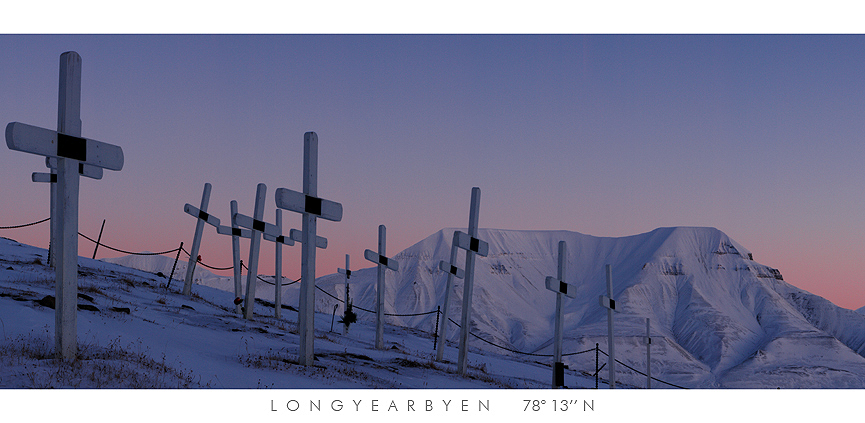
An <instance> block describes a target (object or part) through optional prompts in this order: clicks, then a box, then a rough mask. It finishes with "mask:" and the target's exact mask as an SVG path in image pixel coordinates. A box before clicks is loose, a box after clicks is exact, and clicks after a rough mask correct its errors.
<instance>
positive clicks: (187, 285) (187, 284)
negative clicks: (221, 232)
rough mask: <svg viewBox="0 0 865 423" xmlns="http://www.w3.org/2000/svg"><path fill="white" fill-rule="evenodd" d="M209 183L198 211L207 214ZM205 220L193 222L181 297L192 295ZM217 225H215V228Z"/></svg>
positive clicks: (205, 185)
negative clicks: (190, 245) (192, 232)
mask: <svg viewBox="0 0 865 423" xmlns="http://www.w3.org/2000/svg"><path fill="white" fill-rule="evenodd" d="M210 189H211V186H210V182H207V183H205V184H204V193H202V194H201V207H199V210H200V211H201V212H203V213H205V214H206V213H207V204H208V203H209V202H210ZM204 222H205V219H201V218H198V219H196V221H195V234H194V235H193V237H192V248H190V250H189V264H187V265H186V278H185V279H184V280H183V291H182V293H183V295H189V294H191V293H192V277H193V275H194V274H195V264H196V263H197V260H198V250H199V248H200V247H201V234H202V232H204ZM218 225H219V223H217V226H218Z"/></svg>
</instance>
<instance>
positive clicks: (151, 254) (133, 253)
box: [78, 232, 180, 256]
mask: <svg viewBox="0 0 865 423" xmlns="http://www.w3.org/2000/svg"><path fill="white" fill-rule="evenodd" d="M78 235H81V236H82V237H84V239H86V240H88V241H90V242H92V243H94V244H97V242H96V240H94V239H93V238H90V237H89V236H87V235H84V234H82V233H81V232H78ZM98 244H99V245H100V246H102V247H105V248H107V249H109V250H112V251H117V252H118V253H123V254H129V255H133V256H159V255H162V254H168V253H174V252H176V251H177V250H179V249H180V248H175V249H173V250H167V251H162V252H158V253H147V252H144V253H136V252H132V251H126V250H121V249H119V248H114V247H112V246H110V245H106V244H105V243H103V242H101V241H100V242H98Z"/></svg>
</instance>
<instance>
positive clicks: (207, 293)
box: [0, 228, 865, 389]
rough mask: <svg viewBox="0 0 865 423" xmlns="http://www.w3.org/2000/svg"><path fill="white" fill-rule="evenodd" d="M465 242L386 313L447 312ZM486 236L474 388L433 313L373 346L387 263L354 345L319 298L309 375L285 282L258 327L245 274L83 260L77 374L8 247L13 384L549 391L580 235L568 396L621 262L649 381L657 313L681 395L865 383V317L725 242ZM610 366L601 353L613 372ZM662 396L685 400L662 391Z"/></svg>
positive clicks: (39, 286) (36, 265)
mask: <svg viewBox="0 0 865 423" xmlns="http://www.w3.org/2000/svg"><path fill="white" fill-rule="evenodd" d="M453 231H454V230H453V229H444V230H442V231H439V232H437V233H435V234H433V235H431V236H429V237H428V238H426V239H424V240H422V241H420V242H418V243H417V244H415V245H414V246H412V247H409V248H407V249H406V250H404V251H403V252H401V253H399V254H397V255H396V256H394V257H395V258H396V259H397V260H399V261H400V271H399V272H388V277H387V290H386V295H385V298H386V300H385V312H386V313H392V314H418V313H426V312H429V311H431V310H435V309H436V307H437V306H438V305H441V304H442V302H443V299H444V285H445V283H444V282H445V278H446V275H445V274H444V273H443V272H441V271H439V270H437V269H438V262H439V260H443V259H448V257H449V254H450V240H451V238H452V234H453ZM479 237H480V238H481V239H485V240H487V241H488V242H489V243H490V254H489V256H488V257H483V258H478V261H477V266H476V275H475V283H476V285H475V289H474V293H475V294H474V295H475V298H474V299H473V314H472V333H473V334H475V335H477V337H479V338H482V340H480V339H477V338H474V337H472V338H470V347H471V348H470V351H471V354H470V355H469V377H460V376H458V375H456V372H455V368H456V365H455V362H456V356H457V350H456V340H457V337H458V329H457V328H456V325H454V324H449V326H448V334H447V338H448V344H447V348H446V350H445V361H444V362H443V363H439V362H435V361H434V357H435V355H434V350H433V337H432V332H433V330H434V328H435V325H436V314H434V313H433V314H422V315H416V316H390V317H388V318H387V319H386V323H387V324H386V330H385V342H386V349H385V350H383V351H381V350H376V349H375V348H373V344H374V337H375V335H374V327H375V321H374V314H372V313H368V312H364V311H362V310H360V309H361V308H366V309H372V308H373V307H372V304H374V297H375V288H374V286H375V274H376V272H375V269H374V268H368V269H361V270H357V271H354V272H352V280H351V297H352V302H353V304H354V305H355V306H356V309H355V311H356V312H357V314H358V319H359V321H358V322H357V323H354V324H352V325H351V328H350V330H349V332H348V334H347V335H343V334H342V326H341V325H340V324H339V323H336V322H334V323H333V331H331V324H332V321H333V320H334V318H333V311H334V306H335V305H341V302H340V299H342V298H343V297H344V279H343V277H342V276H341V275H338V274H332V275H326V276H322V277H320V278H318V279H317V282H316V285H317V286H318V287H319V288H321V290H322V291H324V292H326V293H328V294H329V295H324V294H323V293H322V292H320V291H319V292H316V310H317V311H318V313H317V314H316V320H315V322H316V340H315V351H316V365H314V366H312V367H309V368H307V367H303V366H299V365H297V364H295V363H296V359H297V341H298V337H297V335H296V327H295V325H296V321H297V314H296V312H295V311H293V308H285V309H284V310H283V313H282V318H281V319H275V318H273V317H272V315H273V309H272V303H271V305H268V304H267V302H268V301H272V300H273V297H274V293H273V286H272V285H269V284H267V283H263V282H259V286H258V287H257V290H256V292H257V295H258V296H259V298H260V299H261V300H263V301H264V302H262V303H259V304H257V305H256V306H255V312H256V317H255V319H253V320H251V321H248V320H244V319H242V318H240V316H238V315H237V314H235V312H234V306H233V303H232V300H233V299H234V294H233V290H234V283H233V280H232V279H231V278H229V277H223V276H216V275H213V274H211V273H209V272H207V271H206V270H204V269H196V276H195V281H196V285H195V286H194V289H193V292H194V295H193V296H192V297H184V296H181V295H179V294H178V293H177V292H178V291H179V289H180V286H181V284H182V282H181V281H177V280H176V278H177V277H179V276H178V275H184V274H185V263H178V268H177V269H176V270H175V280H174V281H173V282H172V284H171V288H170V289H166V288H165V285H166V283H167V279H166V278H164V277H161V276H157V273H158V272H161V273H162V274H166V275H167V274H169V273H170V272H171V267H172V265H173V264H174V261H173V257H172V258H168V257H162V256H128V257H121V258H117V259H106V260H104V261H99V260H90V259H86V258H81V259H80V269H79V287H80V292H81V293H82V294H85V295H87V296H89V297H82V298H81V299H80V300H79V304H86V305H92V306H95V307H96V308H98V311H88V310H80V311H79V313H78V320H79V322H78V333H79V342H80V344H81V355H82V360H80V361H79V362H78V364H76V366H79V367H74V366H73V367H71V368H70V367H69V366H66V367H64V366H60V367H58V365H57V364H56V363H54V362H53V360H50V359H49V357H50V356H51V349H52V347H53V330H54V329H53V322H54V312H53V310H51V309H50V308H48V307H46V306H45V305H40V304H39V301H40V300H42V299H43V298H44V297H45V296H48V295H54V288H53V273H52V272H51V271H50V269H49V268H48V267H47V266H45V264H44V263H45V256H46V251H45V250H43V249H39V248H35V247H31V246H26V245H20V244H18V243H16V242H13V241H11V240H6V239H0V326H2V329H3V346H2V348H3V351H0V360H4V361H3V366H2V370H0V386H3V387H59V386H73V387H122V386H130V387H148V386H164V387H216V388H257V387H273V388H391V389H393V388H421V389H422V388H434V389H438V388H450V389H461V388H547V387H549V386H550V382H551V378H552V376H551V369H550V364H551V361H552V360H551V358H550V356H551V354H552V336H553V320H554V310H555V307H554V304H555V294H554V293H552V292H550V291H548V290H547V289H546V288H545V286H544V279H545V277H546V276H553V275H555V274H556V266H557V257H556V255H557V244H558V242H559V241H560V240H565V241H566V242H567V243H568V252H569V254H568V269H569V272H568V275H567V279H568V282H569V283H573V284H575V285H576V286H577V289H578V295H577V298H576V299H573V300H571V299H565V302H564V313H565V337H564V338H565V342H564V348H563V349H564V353H565V354H566V356H565V358H564V361H565V363H566V364H567V365H568V367H569V368H568V370H566V379H565V384H566V385H567V386H569V387H585V388H594V386H595V378H594V376H593V374H594V372H595V366H596V360H595V353H594V350H593V348H594V347H595V345H596V344H599V345H600V348H601V349H602V350H606V344H607V339H606V313H605V312H604V310H602V309H601V308H600V307H599V305H598V296H599V295H601V294H606V288H605V282H604V276H603V275H604V265H605V264H607V263H609V264H611V265H612V266H613V275H614V276H613V278H614V282H613V283H614V298H616V301H617V303H618V304H620V307H619V308H620V309H621V311H622V312H621V313H617V314H616V326H615V331H616V336H617V338H616V351H617V359H619V360H620V361H622V362H623V363H625V364H628V365H629V366H631V367H632V368H634V369H637V370H641V371H642V370H644V369H645V368H646V361H645V351H646V348H645V344H644V341H643V337H644V336H645V330H646V328H645V318H646V317H649V318H650V319H651V330H652V337H653V342H652V375H653V376H654V377H656V378H658V379H661V380H663V381H666V382H670V383H672V384H675V385H679V386H683V387H688V388H776V387H784V388H863V387H865V358H863V354H865V316H863V315H862V314H860V313H856V312H854V311H852V310H846V309H842V308H839V307H837V306H835V305H833V304H832V303H831V302H829V301H827V300H825V299H823V298H821V297H818V296H816V295H813V294H810V293H808V292H805V291H802V290H800V289H798V288H796V287H795V286H793V285H791V284H789V283H787V282H785V281H784V280H783V279H782V278H783V277H782V276H781V272H779V271H778V270H776V269H772V268H771V267H768V266H765V265H762V264H759V263H758V262H756V261H754V259H753V256H752V255H751V254H750V252H748V250H746V249H745V248H744V247H743V246H741V245H739V244H738V243H736V242H735V241H733V240H732V239H730V238H729V237H727V236H726V235H725V234H724V233H723V232H721V231H719V230H717V229H713V228H660V229H657V230H654V231H651V232H648V233H645V234H640V235H635V236H631V237H622V238H603V237H593V236H588V235H583V234H579V233H575V232H566V231H507V230H494V229H486V230H481V232H480V235H479ZM226 247H228V246H227V245H226ZM109 261H111V262H115V263H108V262H109ZM458 261H459V263H458V264H461V262H462V257H460V259H459V260H458ZM121 264H122V265H121ZM127 266H128V267H127ZM132 268H135V269H132ZM319 272H320V273H323V272H322V271H321V270H319ZM263 279H265V280H267V281H272V279H273V277H272V276H264V277H263ZM244 281H245V278H244ZM286 282H287V281H286ZM297 288H298V287H297V284H295V285H287V286H285V288H284V289H283V295H282V297H283V299H284V300H283V301H284V307H296V305H297V303H298V297H297V291H298V289H297ZM461 296H462V284H461V281H460V280H456V284H455V288H454V291H453V292H452V296H451V298H452V300H451V301H453V302H452V303H451V307H452V310H453V311H452V314H451V316H449V317H450V319H453V320H455V321H459V314H460V308H461V307H460V306H461ZM124 309H128V313H127V312H126V310H124ZM338 310H339V311H338V312H337V313H336V320H337V321H338V319H339V318H340V315H341V313H342V308H341V306H340V307H338ZM439 323H440V324H441V323H442V322H439ZM590 350H591V351H590ZM583 351H589V352H583ZM577 352H582V353H580V354H575V353H577ZM605 361H606V358H605V356H604V355H603V354H601V355H600V357H599V362H600V364H603V363H604V362H605ZM105 369H109V370H110V371H105ZM97 370H98V371H97ZM606 370H607V369H604V370H603V371H602V372H600V384H601V387H603V386H604V385H605V383H606V382H605V381H606V376H607V373H606ZM616 371H617V381H618V382H619V383H622V384H623V386H624V387H643V386H645V377H644V376H642V375H640V374H638V373H636V372H634V371H633V370H630V369H628V368H626V367H625V366H617V368H616ZM105 375H108V376H105ZM653 387H654V388H670V386H669V385H664V384H663V383H660V382H656V383H653Z"/></svg>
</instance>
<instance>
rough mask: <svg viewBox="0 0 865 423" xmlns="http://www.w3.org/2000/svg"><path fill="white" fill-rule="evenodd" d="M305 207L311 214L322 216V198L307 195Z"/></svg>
mask: <svg viewBox="0 0 865 423" xmlns="http://www.w3.org/2000/svg"><path fill="white" fill-rule="evenodd" d="M303 209H304V210H305V211H306V212H307V213H309V214H314V215H316V216H321V198H317V197H311V196H309V195H307V196H306V203H305V204H304V207H303Z"/></svg>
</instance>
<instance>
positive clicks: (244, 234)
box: [216, 225, 252, 238]
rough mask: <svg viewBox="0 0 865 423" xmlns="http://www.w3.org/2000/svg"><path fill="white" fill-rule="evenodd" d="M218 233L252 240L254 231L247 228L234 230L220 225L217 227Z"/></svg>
mask: <svg viewBox="0 0 865 423" xmlns="http://www.w3.org/2000/svg"><path fill="white" fill-rule="evenodd" d="M216 233H218V234H222V235H232V236H239V237H241V238H252V231H250V230H249V229H246V228H232V227H231V226H224V225H219V226H217V227H216Z"/></svg>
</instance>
